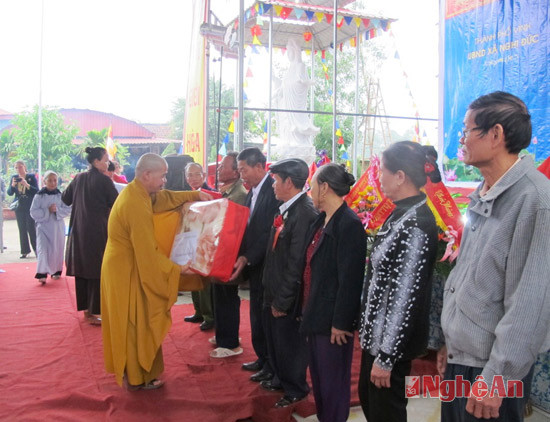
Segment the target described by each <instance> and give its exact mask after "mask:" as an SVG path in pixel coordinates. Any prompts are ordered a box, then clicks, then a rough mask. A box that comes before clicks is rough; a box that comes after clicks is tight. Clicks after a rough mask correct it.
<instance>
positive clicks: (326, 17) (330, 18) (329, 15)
mask: <svg viewBox="0 0 550 422" xmlns="http://www.w3.org/2000/svg"><path fill="white" fill-rule="evenodd" d="M333 17H334V15H331V14H330V13H325V19H326V20H327V23H331V22H332V18H333ZM319 22H321V21H319Z"/></svg>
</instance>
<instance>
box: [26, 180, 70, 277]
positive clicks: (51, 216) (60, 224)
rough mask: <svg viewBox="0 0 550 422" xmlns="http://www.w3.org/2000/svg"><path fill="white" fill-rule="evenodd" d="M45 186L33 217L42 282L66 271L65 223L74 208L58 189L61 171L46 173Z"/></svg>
mask: <svg viewBox="0 0 550 422" xmlns="http://www.w3.org/2000/svg"><path fill="white" fill-rule="evenodd" d="M44 186H45V187H44V188H42V189H41V190H40V191H39V192H38V193H37V194H36V195H35V196H34V198H33V201H32V205H31V210H30V212H31V217H32V218H33V219H34V221H35V222H36V248H37V251H36V252H37V255H38V265H37V266H36V275H35V278H36V279H38V281H39V282H40V283H42V285H44V284H45V283H46V278H47V277H48V274H50V275H51V277H52V278H53V279H54V280H57V279H58V278H59V276H60V275H61V271H62V270H63V249H64V247H65V222H64V221H63V219H64V218H65V217H68V216H69V215H70V213H71V207H69V206H67V205H65V204H64V203H63V202H62V201H61V192H60V191H59V189H57V174H56V173H55V172H53V171H47V172H46V174H45V175H44Z"/></svg>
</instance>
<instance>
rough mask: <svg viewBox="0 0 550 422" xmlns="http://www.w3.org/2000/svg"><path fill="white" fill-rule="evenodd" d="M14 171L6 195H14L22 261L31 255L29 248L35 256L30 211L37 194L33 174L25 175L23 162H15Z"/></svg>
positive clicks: (32, 223) (34, 239)
mask: <svg viewBox="0 0 550 422" xmlns="http://www.w3.org/2000/svg"><path fill="white" fill-rule="evenodd" d="M15 171H16V172H17V174H15V175H13V176H11V179H10V185H9V186H8V195H15V199H14V201H17V208H16V209H15V218H16V219H17V228H18V229H19V244H20V246H21V256H20V257H19V258H21V259H24V258H26V257H27V255H28V254H30V253H31V246H32V249H33V251H34V253H35V254H36V226H35V225H34V220H33V219H32V217H31V212H30V209H31V204H32V200H33V198H34V195H36V192H38V182H37V181H36V176H35V175H34V174H31V173H27V166H26V165H25V162H24V161H21V160H18V161H16V162H15ZM29 239H30V245H29Z"/></svg>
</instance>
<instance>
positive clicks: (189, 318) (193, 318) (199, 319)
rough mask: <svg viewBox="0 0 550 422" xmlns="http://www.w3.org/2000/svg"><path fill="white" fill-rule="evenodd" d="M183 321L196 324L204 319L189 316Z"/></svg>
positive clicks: (197, 316)
mask: <svg viewBox="0 0 550 422" xmlns="http://www.w3.org/2000/svg"><path fill="white" fill-rule="evenodd" d="M183 320H184V321H185V322H195V323H198V322H203V321H204V319H203V318H202V317H201V316H200V315H189V316H186V317H185V318H183Z"/></svg>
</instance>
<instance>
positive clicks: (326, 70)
mask: <svg viewBox="0 0 550 422" xmlns="http://www.w3.org/2000/svg"><path fill="white" fill-rule="evenodd" d="M322 66H323V70H324V71H325V73H327V72H328V66H327V65H326V64H324V63H323V64H322Z"/></svg>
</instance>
